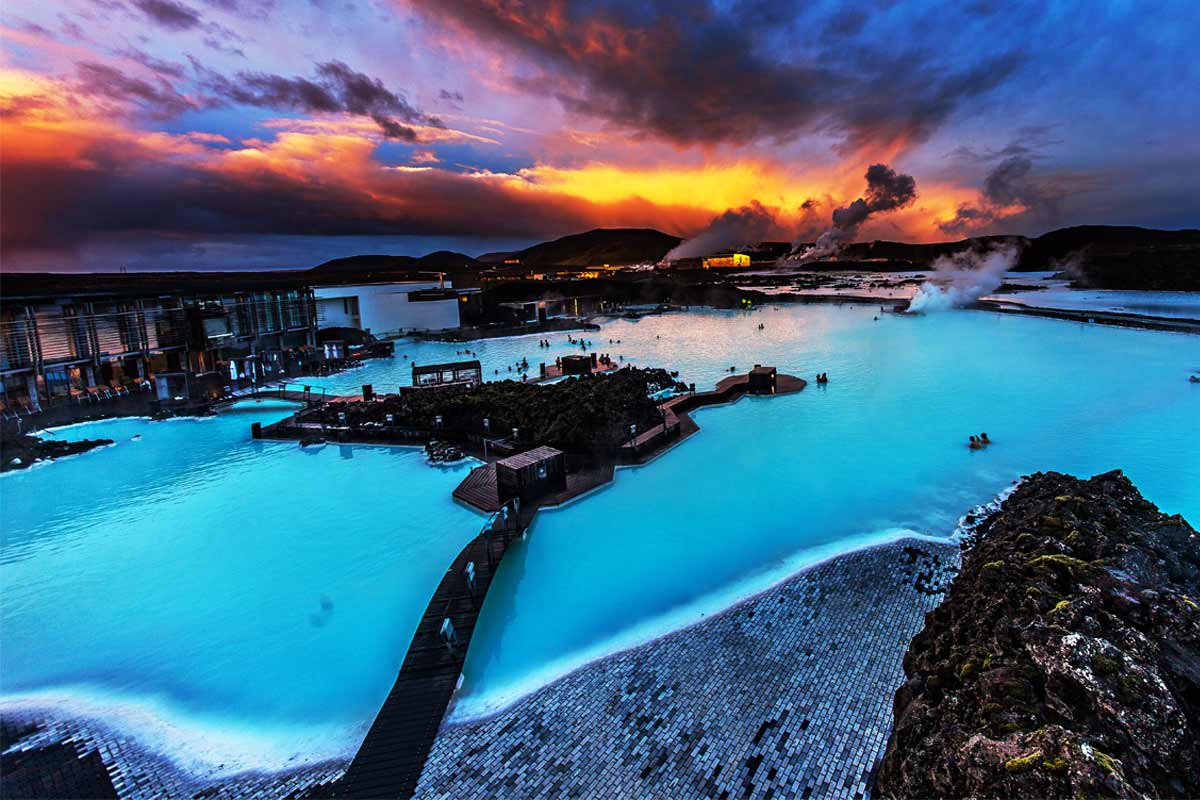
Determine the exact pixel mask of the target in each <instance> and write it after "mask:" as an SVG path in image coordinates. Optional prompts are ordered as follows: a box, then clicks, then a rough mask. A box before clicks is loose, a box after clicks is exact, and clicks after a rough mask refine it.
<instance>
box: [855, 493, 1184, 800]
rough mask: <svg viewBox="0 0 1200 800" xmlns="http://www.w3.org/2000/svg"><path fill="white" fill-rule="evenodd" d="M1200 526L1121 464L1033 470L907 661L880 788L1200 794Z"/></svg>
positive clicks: (915, 792)
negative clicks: (1074, 472)
mask: <svg viewBox="0 0 1200 800" xmlns="http://www.w3.org/2000/svg"><path fill="white" fill-rule="evenodd" d="M1198 603H1200V537H1198V536H1197V534H1196V532H1195V531H1194V530H1193V529H1192V528H1191V526H1190V525H1188V523H1187V522H1186V521H1185V520H1184V519H1183V518H1182V517H1180V516H1178V515H1176V516H1168V515H1166V514H1163V513H1161V512H1159V510H1158V509H1157V508H1156V507H1155V506H1154V505H1153V504H1151V503H1150V502H1148V501H1146V500H1145V499H1144V498H1143V497H1142V496H1141V494H1140V493H1139V492H1138V491H1137V489H1136V488H1135V487H1134V486H1133V484H1132V483H1130V482H1129V480H1128V479H1127V478H1125V477H1124V476H1123V475H1122V474H1121V473H1120V472H1110V473H1106V474H1103V475H1097V476H1096V477H1094V478H1092V479H1090V480H1086V481H1085V480H1079V479H1076V478H1073V477H1070V476H1067V475H1062V474H1058V473H1040V474H1037V475H1034V476H1032V477H1029V478H1027V479H1026V480H1025V481H1024V482H1023V483H1022V484H1021V486H1019V487H1018V488H1017V490H1016V491H1015V492H1014V493H1013V494H1012V496H1011V497H1010V498H1009V499H1008V500H1006V501H1005V502H1004V504H1003V506H1002V507H1001V509H1000V511H998V512H996V513H995V514H993V515H992V516H991V517H989V518H988V519H987V520H986V521H985V522H984V523H983V524H982V525H981V526H980V528H979V531H978V537H977V538H976V539H975V543H974V544H973V546H972V547H971V549H970V550H969V551H968V552H967V553H965V554H964V558H963V566H962V571H961V572H960V573H959V575H958V576H957V577H956V578H955V579H954V582H953V584H952V586H951V588H950V591H949V593H948V594H947V597H946V600H945V602H944V603H943V604H942V605H941V606H940V607H938V608H937V609H936V610H935V611H933V612H932V613H930V614H929V615H928V616H927V617H926V620H925V628H924V630H922V631H921V632H920V633H919V634H917V636H916V637H914V639H913V641H912V643H911V645H910V647H909V651H908V654H907V655H906V656H905V659H904V671H905V675H906V676H907V677H908V681H907V682H906V683H905V684H904V685H903V686H902V687H901V688H900V689H899V690H898V691H897V692H896V697H895V702H894V714H895V729H894V731H893V733H892V735H891V738H890V739H889V741H888V747H887V752H886V755H885V757H884V760H883V762H882V764H881V766H880V768H879V772H878V778H877V796H880V797H895V798H908V797H922V798H927V797H967V796H971V797H1037V798H1074V797H1094V796H1109V797H1138V798H1140V797H1200V605H1198Z"/></svg>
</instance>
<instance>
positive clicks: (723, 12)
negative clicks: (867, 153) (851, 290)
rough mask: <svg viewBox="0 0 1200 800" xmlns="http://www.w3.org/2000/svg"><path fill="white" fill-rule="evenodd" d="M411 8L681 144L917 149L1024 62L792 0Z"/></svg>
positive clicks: (998, 49) (556, 91)
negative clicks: (957, 50)
mask: <svg viewBox="0 0 1200 800" xmlns="http://www.w3.org/2000/svg"><path fill="white" fill-rule="evenodd" d="M416 3H417V5H419V6H421V7H423V8H424V10H425V13H426V15H427V16H428V17H430V18H432V19H434V20H436V21H438V22H439V23H440V24H443V25H446V26H448V27H451V28H454V29H467V30H468V31H470V32H471V33H472V34H473V35H475V36H477V37H478V38H480V39H481V40H484V41H485V42H486V43H493V42H495V43H500V44H502V45H505V46H507V47H509V48H512V49H514V50H516V51H518V52H519V53H521V54H522V55H523V56H525V57H526V61H527V62H529V64H530V65H532V69H533V72H530V71H529V70H525V71H522V72H521V73H520V76H519V77H515V78H514V79H513V82H514V83H515V84H516V85H517V86H518V87H519V88H522V89H524V90H527V91H531V92H537V93H541V94H544V95H548V96H552V97H555V98H557V99H558V100H559V101H560V103H561V104H562V105H563V107H564V108H566V109H567V110H568V111H570V112H573V113H578V114H585V115H589V116H593V117H598V118H602V119H605V120H608V121H610V122H612V123H615V124H617V125H620V126H622V127H627V128H630V129H633V130H635V131H637V132H640V133H642V134H645V135H652V136H657V137H662V138H665V139H668V140H671V141H674V142H676V143H679V144H695V143H701V144H705V143H707V144H712V143H718V142H738V143H740V142H748V141H753V140H755V139H759V138H763V137H774V138H777V139H787V138H791V137H793V136H797V135H801V134H803V133H806V132H812V131H825V132H828V133H831V134H833V135H834V136H836V137H838V138H840V139H842V140H843V149H850V148H860V147H868V146H874V145H887V144H903V143H905V142H907V141H919V140H922V139H924V138H927V137H928V136H929V135H930V134H931V133H932V132H933V131H934V130H935V129H936V128H937V127H938V126H939V125H940V124H942V123H943V122H944V121H945V120H946V119H947V118H948V116H949V115H950V114H952V113H953V112H954V111H955V110H956V109H957V108H958V107H959V106H960V105H961V104H963V103H964V102H967V101H969V100H971V99H972V98H975V97H979V96H981V95H984V94H986V93H988V92H989V91H991V90H992V89H994V88H995V87H996V86H998V85H1000V84H1001V83H1003V82H1004V81H1005V80H1007V79H1008V78H1009V77H1010V76H1011V75H1012V73H1013V71H1014V70H1015V69H1016V68H1017V66H1018V65H1019V64H1020V63H1021V61H1022V59H1023V55H1022V53H1021V51H1020V50H1019V48H1017V47H1007V46H1005V45H1004V44H1003V43H1002V42H1001V43H999V45H998V46H997V44H996V43H993V44H992V46H991V47H989V48H987V50H986V51H984V50H983V49H982V48H975V49H974V50H973V51H968V52H967V53H966V54H952V53H945V54H943V53H942V51H941V49H939V48H922V47H920V46H919V45H918V44H916V42H919V41H921V39H922V38H923V37H922V36H921V33H922V32H923V31H925V30H927V29H928V24H929V21H928V20H925V19H923V18H919V19H914V20H911V21H908V23H907V25H908V27H901V28H896V27H894V26H893V27H890V28H889V29H888V30H887V32H886V34H885V35H886V39H885V40H884V41H871V37H870V35H869V33H868V31H867V30H866V26H868V25H869V24H870V21H871V18H870V17H869V16H868V15H867V14H866V13H865V12H862V11H859V10H855V9H843V10H840V11H837V12H835V13H834V14H833V15H832V16H825V17H821V16H819V13H820V12H819V11H813V10H812V9H813V8H815V7H812V6H798V5H797V4H796V3H794V2H789V0H759V1H758V2H753V3H734V4H730V5H728V6H727V5H726V4H723V3H722V4H718V3H716V2H707V3H684V2H680V0H654V1H653V2H648V3H629V2H624V0H577V1H576V2H565V3H564V2H561V1H560V0H529V2H526V3H523V4H521V5H520V6H514V5H511V4H495V3H490V2H484V0H416ZM879 35H880V34H878V33H876V38H877V39H878V37H879ZM864 40H865V41H864Z"/></svg>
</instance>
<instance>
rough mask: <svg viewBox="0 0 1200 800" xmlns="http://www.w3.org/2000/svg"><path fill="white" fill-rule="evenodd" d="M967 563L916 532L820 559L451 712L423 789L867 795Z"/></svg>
mask: <svg viewBox="0 0 1200 800" xmlns="http://www.w3.org/2000/svg"><path fill="white" fill-rule="evenodd" d="M957 565H958V548H957V546H955V545H951V544H935V543H930V542H927V541H923V540H915V539H909V540H904V541H901V542H896V543H893V544H887V545H881V546H878V547H874V548H871V549H867V550H862V551H859V552H855V553H851V554H849V555H846V556H841V557H838V558H835V559H833V560H831V561H827V562H825V563H823V564H819V565H816V566H814V567H812V568H810V569H809V570H807V571H805V572H802V573H800V574H798V575H796V576H794V577H792V578H790V579H788V580H787V581H784V582H783V583H781V584H778V585H777V586H775V587H773V588H771V589H769V590H768V591H766V592H765V593H763V594H761V595H759V596H757V597H754V598H751V599H750V600H747V601H745V602H743V603H741V604H739V605H737V606H734V607H733V608H731V609H729V610H727V611H725V612H723V613H721V614H719V615H717V616H715V617H713V618H712V619H709V620H706V621H704V622H702V623H699V624H697V625H695V626H693V627H691V628H688V629H685V630H682V631H678V632H675V633H672V634H669V635H667V636H665V637H663V638H661V639H658V640H655V641H653V642H650V643H648V644H646V645H643V646H641V647H638V648H635V649H633V650H629V651H626V652H624V653H618V654H616V655H613V656H610V657H608V658H605V659H602V660H600V661H597V662H594V663H592V664H590V665H588V666H586V667H583V668H582V669H580V670H577V671H576V672H573V673H571V674H570V675H568V676H566V677H564V678H563V679H561V680H560V681H558V682H556V683H554V684H552V685H550V686H548V687H546V688H544V689H542V690H540V691H538V692H536V693H535V694H533V695H531V696H530V697H528V698H526V699H524V700H522V701H520V702H518V703H517V704H516V705H514V706H512V707H510V708H509V709H507V710H505V711H503V712H501V713H499V714H497V715H495V716H492V717H489V718H487V719H485V720H482V721H477V722H467V723H459V724H446V725H444V726H443V728H442V730H441V731H440V733H439V735H438V739H437V741H436V742H435V743H434V746H433V751H432V752H431V753H430V757H429V760H428V761H427V762H426V766H425V770H424V772H423V773H422V776H421V781H420V784H419V786H418V790H417V797H420V798H455V799H456V800H457V799H458V798H466V797H488V798H520V799H521V800H531V799H532V798H562V797H585V798H621V800H626V799H629V800H633V799H635V798H651V797H653V798H669V799H670V800H682V799H683V798H745V799H746V800H753V799H755V798H762V799H763V800H769V798H808V797H838V798H863V797H868V796H869V795H870V790H869V788H868V787H869V784H870V777H871V772H872V770H873V769H874V767H875V763H876V762H877V761H878V760H879V758H880V757H881V756H882V754H883V749H884V746H885V745H886V743H887V736H888V733H889V731H890V729H891V722H892V695H893V693H894V692H895V690H896V688H897V687H898V686H899V685H900V683H901V682H902V680H903V673H902V670H901V661H902V658H903V655H904V652H905V650H906V649H907V647H908V642H909V640H910V639H911V638H912V636H913V635H914V634H915V633H916V632H917V631H918V630H919V629H920V628H921V625H922V622H923V618H924V615H925V613H926V612H927V611H929V610H930V609H932V608H933V607H934V606H935V605H937V603H938V602H939V601H940V600H941V594H940V592H941V591H942V590H943V589H944V588H945V587H946V586H948V584H949V580H950V578H951V577H952V571H953V570H954V569H955V568H956V567H957Z"/></svg>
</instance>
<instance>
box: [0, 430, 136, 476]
mask: <svg viewBox="0 0 1200 800" xmlns="http://www.w3.org/2000/svg"><path fill="white" fill-rule="evenodd" d="M112 443H113V442H112V439H79V440H78V441H73V442H71V441H66V440H63V439H41V438H39V437H37V436H30V435H29V434H16V435H8V434H6V435H5V436H4V438H3V439H2V440H0V472H7V471H9V470H15V469H28V468H29V467H31V466H33V465H34V464H35V463H37V462H38V461H48V460H51V459H55V458H62V457H63V456H73V455H75V454H77V453H86V452H87V451H88V450H92V449H94V448H96V447H104V446H105V445H110V444H112Z"/></svg>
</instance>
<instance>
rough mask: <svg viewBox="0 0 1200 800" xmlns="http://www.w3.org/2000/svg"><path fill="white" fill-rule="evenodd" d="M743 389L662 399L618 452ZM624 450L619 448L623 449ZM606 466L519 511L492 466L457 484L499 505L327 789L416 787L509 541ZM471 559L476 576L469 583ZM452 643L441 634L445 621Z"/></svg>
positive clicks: (656, 442)
mask: <svg viewBox="0 0 1200 800" xmlns="http://www.w3.org/2000/svg"><path fill="white" fill-rule="evenodd" d="M804 386H805V382H804V381H803V380H801V379H799V378H794V377H792V376H790V375H779V376H778V386H777V390H776V394H785V393H787V392H794V391H799V390H800V389H803V388H804ZM747 392H749V378H748V376H745V375H738V376H730V377H728V378H726V379H724V380H722V381H721V382H720V383H718V384H717V387H716V389H715V390H714V391H711V392H700V393H696V394H688V395H681V396H679V397H676V398H673V399H672V400H670V401H668V402H667V403H666V404H664V413H665V415H666V418H667V422H666V424H665V425H659V426H656V428H655V429H651V430H650V431H647V432H645V433H644V434H643V435H642V436H639V437H638V439H637V440H636V442H635V443H634V445H635V446H631V447H630V446H627V447H628V452H623V453H622V454H621V455H622V457H623V458H625V459H626V460H630V461H634V462H640V461H643V460H646V459H648V458H649V457H652V456H653V455H656V454H657V453H658V452H660V451H661V448H662V447H665V446H666V445H667V444H668V443H670V442H673V441H674V440H675V439H676V438H686V437H687V436H688V435H690V434H691V433H693V432H695V431H696V430H698V429H699V428H698V426H697V425H696V424H695V423H694V422H693V421H692V420H691V418H690V417H689V416H688V412H689V411H690V410H691V409H693V408H697V407H699V406H705V405H713V404H717V403H728V402H732V401H734V400H737V399H738V398H740V397H741V396H742V395H744V394H746V393H747ZM622 449H623V450H625V448H622ZM613 468H614V465H613V463H604V464H599V465H595V466H593V467H590V468H587V469H583V470H579V471H577V472H576V473H573V474H569V475H568V476H567V486H566V488H564V489H563V490H562V491H561V492H558V493H556V494H553V495H548V496H546V497H542V498H539V499H537V500H536V501H533V502H529V503H525V504H524V505H523V506H522V508H521V510H520V513H517V512H516V510H515V506H511V505H510V506H504V502H505V498H501V497H499V496H498V495H499V488H498V486H497V483H496V469H495V465H494V464H487V465H485V466H482V467H477V468H476V469H474V470H472V471H471V472H470V473H469V474H468V475H467V477H466V478H465V479H464V480H463V482H462V483H461V484H460V485H459V486H458V488H457V489H455V490H454V497H455V499H457V500H459V501H461V502H465V503H468V504H470V505H472V506H475V507H476V508H480V509H485V510H495V509H501V508H502V507H503V508H504V509H505V510H507V511H508V512H509V513H507V514H505V513H503V512H501V513H496V514H493V515H492V516H491V517H489V518H488V521H487V523H486V524H485V525H484V528H483V530H482V531H481V532H480V534H479V535H478V536H476V537H475V538H474V539H472V540H471V541H470V542H469V543H468V544H467V545H466V547H464V548H463V549H462V551H461V552H460V553H459V554H458V557H457V558H455V559H454V562H453V563H452V564H451V565H450V567H449V569H447V570H446V573H445V575H443V576H442V581H441V583H440V584H439V585H438V588H437V591H436V592H435V593H434V595H433V599H432V600H430V602H429V605H428V607H427V608H426V609H425V614H424V616H422V618H421V622H420V624H419V625H418V626H417V631H416V633H415V634H414V635H413V639H412V642H411V643H410V644H409V646H408V653H407V654H406V655H405V657H404V663H403V664H402V665H401V667H400V674H399V675H398V676H397V678H396V683H395V684H394V685H393V686H392V690H391V692H390V693H389V694H388V696H387V699H386V700H384V703H383V708H382V709H380V711H379V714H378V715H377V716H376V718H375V721H374V723H373V724H372V725H371V728H370V730H368V731H367V735H366V738H365V739H364V740H363V743H362V745H361V746H360V747H359V750H358V753H357V754H356V755H355V756H354V760H353V761H351V763H350V766H349V767H348V768H347V769H346V773H345V775H343V776H342V778H341V779H340V780H339V781H338V782H337V783H336V784H335V785H334V786H333V787H331V790H332V795H333V796H334V797H337V798H409V797H412V796H413V793H414V792H415V791H416V787H417V781H418V780H419V779H420V777H421V771H422V770H423V769H424V766H425V760H426V758H428V756H429V751H430V749H431V748H432V747H433V742H434V739H435V738H436V737H437V734H438V730H439V729H440V728H441V724H442V718H443V717H444V716H445V713H446V709H447V708H448V707H449V705H450V700H451V699H452V697H453V695H454V691H455V689H456V688H457V687H458V681H459V677H460V675H461V674H462V666H463V660H464V659H465V658H466V655H467V649H468V648H469V647H470V644H471V636H472V634H473V633H474V631H475V624H476V622H477V620H478V618H479V611H480V609H481V608H482V607H483V601H484V598H485V597H486V596H487V591H488V589H489V588H490V586H491V584H492V577H493V576H494V575H495V573H496V570H497V569H498V568H499V566H500V561H501V559H502V558H503V557H504V554H505V552H507V550H508V546H509V544H510V543H511V542H512V540H513V539H514V538H515V537H517V536H519V535H520V534H521V532H522V531H523V530H524V529H525V527H526V526H527V525H528V524H529V523H530V521H531V520H532V517H533V515H534V513H535V512H536V510H537V509H538V508H539V507H541V506H547V505H558V504H560V503H565V502H567V501H568V500H571V499H573V498H575V497H578V496H580V495H582V494H584V493H586V492H588V491H591V490H592V489H595V488H596V487H599V486H603V485H604V484H606V483H608V482H609V481H611V480H612V478H613ZM468 565H472V566H473V574H474V581H473V583H472V582H470V581H469V580H468V577H467V576H468V574H470V573H471V571H472V570H471V568H469V566H468ZM447 620H448V621H449V623H450V626H451V627H452V630H453V635H452V644H451V643H449V642H448V641H447V638H446V637H445V636H444V635H443V630H444V627H445V624H446V621H447Z"/></svg>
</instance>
